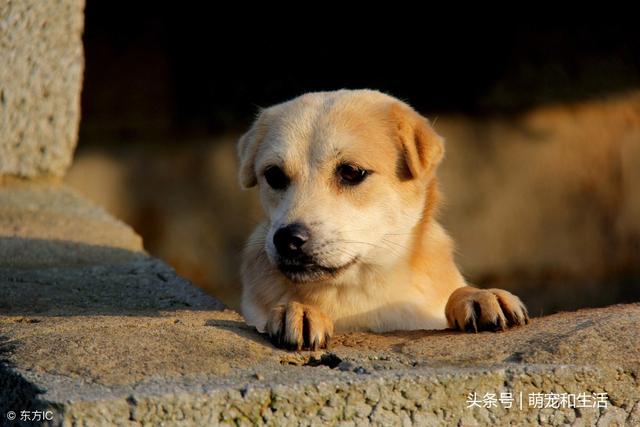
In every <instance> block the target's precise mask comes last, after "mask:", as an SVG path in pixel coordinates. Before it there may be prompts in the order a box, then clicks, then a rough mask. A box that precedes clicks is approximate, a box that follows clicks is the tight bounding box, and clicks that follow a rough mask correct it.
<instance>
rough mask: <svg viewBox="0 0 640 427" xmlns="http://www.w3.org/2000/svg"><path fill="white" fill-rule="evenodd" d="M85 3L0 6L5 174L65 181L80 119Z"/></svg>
mask: <svg viewBox="0 0 640 427" xmlns="http://www.w3.org/2000/svg"><path fill="white" fill-rule="evenodd" d="M83 11H84V0H56V1H40V0H0V58H1V60H0V175H16V176H22V177H36V176H45V175H46V176H49V175H51V176H62V175H63V174H64V172H65V171H66V169H67V167H68V166H69V165H70V164H71V159H72V156H73V150H74V148H75V145H76V138H77V133H78V123H79V120H80V89H81V85H82V71H83V66H84V59H83V55H82V38H81V37H82V30H83V25H84V13H83Z"/></svg>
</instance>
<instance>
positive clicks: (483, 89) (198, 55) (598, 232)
mask: <svg viewBox="0 0 640 427" xmlns="http://www.w3.org/2000/svg"><path fill="white" fill-rule="evenodd" d="M212 4H213V2H207V3H205V2H180V3H177V2H168V3H164V2H142V1H141V2H138V1H136V2H124V1H98V0H88V1H87V5H86V23H85V33H84V48H85V58H86V67H85V76H84V87H83V93H82V120H81V124H80V137H79V145H78V150H77V153H76V156H75V160H74V163H73V166H72V168H71V169H70V171H69V174H68V175H67V177H66V181H67V183H68V184H69V185H71V186H72V187H74V188H75V189H77V190H78V191H80V192H81V193H83V194H85V195H86V196H87V197H89V198H90V199H92V200H94V201H96V202H97V203H98V204H99V205H101V206H103V207H105V208H106V209H107V210H108V211H110V212H111V213H112V214H113V215H115V216H116V217H118V218H120V219H122V220H123V221H124V222H126V223H127V224H129V225H131V226H132V227H133V228H134V229H135V230H136V232H137V233H138V234H140V235H141V236H142V237H143V240H144V244H145V248H146V249H147V250H148V251H149V252H150V253H151V254H152V255H155V256H158V257H160V258H162V259H163V260H165V261H166V262H167V263H169V264H170V265H171V266H173V267H174V268H175V269H176V270H177V272H178V273H179V274H180V275H182V276H183V277H186V278H188V279H190V280H191V281H193V282H194V283H196V284H197V285H199V286H201V287H202V288H204V289H206V290H207V291H209V292H211V293H212V294H214V295H215V296H216V297H218V298H219V299H221V300H222V301H223V302H225V303H226V304H228V305H229V306H231V307H233V308H237V307H238V301H239V290H240V284H239V277H238V270H239V259H240V253H241V251H242V248H243V245H244V243H245V241H246V238H247V236H248V235H249V234H250V232H251V230H252V229H253V228H254V227H255V225H256V223H257V222H258V221H259V220H260V215H261V214H260V212H261V209H260V207H259V205H258V202H257V197H256V195H255V194H253V193H252V192H242V191H240V190H239V188H238V185H237V181H236V173H237V172H236V169H235V168H236V165H237V161H236V158H235V142H236V141H237V138H238V136H239V135H240V133H241V132H243V131H244V130H245V129H246V128H247V126H248V125H249V123H250V122H251V120H252V119H253V117H254V116H255V114H256V112H257V110H258V108H259V107H264V106H269V105H272V104H274V103H277V102H281V101H284V100H287V99H290V98H292V97H295V96H297V95H300V94H301V93H304V92H309V91H316V90H334V89H339V88H372V89H379V90H382V91H385V92H388V93H390V94H391V95H394V96H396V97H399V98H401V99H403V100H405V101H407V102H409V103H410V104H411V105H412V106H414V107H415V108H416V109H417V110H418V111H420V112H422V113H424V114H426V115H427V116H428V117H429V118H431V119H432V120H434V123H435V120H437V119H439V120H438V122H437V126H436V130H437V131H438V132H440V133H441V134H442V135H443V136H444V137H445V138H446V139H447V156H446V158H445V162H443V164H442V166H441V168H440V170H439V177H440V180H441V181H440V182H441V184H442V186H443V187H444V190H445V191H444V193H445V205H444V207H443V212H442V215H441V218H440V220H441V221H442V222H443V225H444V226H445V227H446V228H447V229H448V230H449V232H450V233H451V235H452V236H453V238H454V240H455V241H456V243H457V245H458V249H459V252H458V253H457V254H456V256H457V261H458V263H459V265H460V267H461V269H462V271H463V273H464V274H465V275H466V277H467V278H468V279H469V280H470V282H471V283H473V284H475V285H478V286H482V287H501V288H505V289H508V290H511V291H513V292H515V293H517V294H518V295H520V296H521V297H522V298H523V300H524V301H525V303H527V305H528V306H529V308H530V311H531V312H532V313H534V314H536V315H539V314H546V313H551V312H554V311H558V310H569V309H576V308H580V307H589V306H602V305H608V304H612V303H616V302H630V301H638V299H639V298H640V222H638V220H637V218H640V199H639V198H638V196H637V194H638V193H637V190H636V189H637V184H636V182H638V180H640V173H637V172H635V171H636V170H640V148H637V147H640V25H638V23H637V19H635V20H633V21H632V19H633V18H635V17H636V15H637V13H636V12H635V11H631V10H628V11H625V10H617V11H616V12H618V16H616V17H609V16H607V14H606V13H605V12H603V8H602V7H600V10H598V12H597V13H598V14H597V15H595V14H594V15H592V16H591V17H586V16H584V13H583V11H581V14H580V16H578V15H577V14H576V13H574V14H573V15H571V16H567V17H560V16H559V15H560V14H559V13H558V12H557V11H556V10H545V9H544V7H543V6H542V5H537V6H536V9H537V10H538V12H541V13H542V14H544V15H545V18H547V17H549V16H553V17H554V19H555V22H550V21H548V20H547V19H545V20H542V19H538V17H536V16H534V14H532V9H533V7H532V6H526V5H518V7H519V10H517V11H512V14H511V16H510V17H507V15H506V12H505V11H504V10H502V9H501V10H500V11H496V12H494V15H493V18H492V19H487V18H486V16H481V15H480V14H479V13H477V11H473V10H469V9H468V8H467V7H466V6H462V5H454V7H457V8H458V10H455V11H449V12H448V13H444V12H442V11H437V10H432V6H431V5H428V7H426V8H425V7H424V6H423V7H422V8H418V6H415V7H408V6H406V5H404V6H402V5H398V6H397V7H389V5H386V6H385V8H384V9H380V10H378V12H379V15H378V19H376V20H373V19H371V18H370V17H369V16H365V15H364V14H362V13H350V12H348V11H346V10H342V9H328V6H326V5H316V7H315V9H313V10H312V11H304V10H286V11H282V12H281V13H280V14H278V13H277V12H275V11H273V10H269V11H259V10H256V9H254V8H253V6H251V5H248V4H247V5H243V4H238V5H237V6H239V7H240V8H242V9H243V10H242V11H241V12H242V13H236V14H231V13H229V12H228V11H227V6H228V5H225V7H224V8H223V7H215V6H212ZM394 6H395V5H394ZM422 9H425V10H422ZM294 12H295V14H294ZM484 12H487V11H484ZM498 12H499V13H498ZM489 13H490V12H489ZM485 15H486V13H485ZM274 17H277V19H276V18H274ZM525 21H529V22H525ZM434 118H435V119H434ZM434 126H435V125H434ZM494 186H496V187H498V191H497V192H496V191H493V188H494ZM541 236H542V237H541Z"/></svg>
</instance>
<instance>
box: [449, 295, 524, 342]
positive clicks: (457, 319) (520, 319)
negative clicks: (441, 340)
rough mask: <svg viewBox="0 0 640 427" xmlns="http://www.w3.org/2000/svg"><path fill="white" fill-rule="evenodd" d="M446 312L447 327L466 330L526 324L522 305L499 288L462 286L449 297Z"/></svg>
mask: <svg viewBox="0 0 640 427" xmlns="http://www.w3.org/2000/svg"><path fill="white" fill-rule="evenodd" d="M446 315H447V322H448V323H449V326H450V327H453V328H455V329H458V330H464V331H467V332H478V331H504V330H506V329H507V328H509V327H512V326H521V325H526V324H528V323H529V313H528V312H527V309H526V307H525V306H524V304H522V302H521V301H520V299H519V298H518V297H516V296H515V295H513V294H511V293H510V292H507V291H505V290H502V289H475V288H471V287H467V288H461V289H460V290H458V291H456V292H454V293H453V294H452V295H451V297H450V298H449V302H448V303H447V307H446ZM461 325H463V326H462V327H461Z"/></svg>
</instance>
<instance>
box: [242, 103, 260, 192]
mask: <svg viewBox="0 0 640 427" xmlns="http://www.w3.org/2000/svg"><path fill="white" fill-rule="evenodd" d="M266 120H267V113H266V111H265V110H262V111H261V112H260V113H259V114H258V117H257V118H256V119H255V121H254V122H253V125H251V128H250V129H249V130H248V131H247V133H245V134H244V135H242V136H241V137H240V140H239V141H238V158H239V159H240V170H239V174H238V175H239V179H240V187H242V188H243V189H247V188H251V187H254V186H255V185H256V184H257V183H258V178H257V176H256V168H255V164H256V154H257V153H258V146H259V145H260V142H261V141H262V139H263V138H264V135H265V133H266V131H267V129H266V128H267V125H266Z"/></svg>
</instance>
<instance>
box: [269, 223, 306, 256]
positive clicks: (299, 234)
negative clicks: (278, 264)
mask: <svg viewBox="0 0 640 427" xmlns="http://www.w3.org/2000/svg"><path fill="white" fill-rule="evenodd" d="M307 240H309V229H308V228H307V227H305V226H304V225H302V224H299V223H293V224H289V225H287V226H285V227H280V228H279V229H278V231H276V234H274V235H273V244H274V245H275V247H276V249H277V251H278V254H280V255H281V256H283V257H289V258H290V257H296V256H300V255H302V254H303V253H304V252H303V250H302V247H303V246H304V244H305V243H307Z"/></svg>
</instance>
